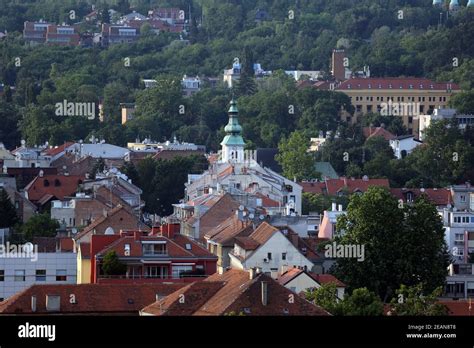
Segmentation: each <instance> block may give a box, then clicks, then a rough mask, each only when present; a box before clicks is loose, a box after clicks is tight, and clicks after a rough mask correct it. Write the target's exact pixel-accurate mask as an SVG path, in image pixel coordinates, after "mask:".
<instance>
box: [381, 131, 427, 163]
mask: <svg viewBox="0 0 474 348" xmlns="http://www.w3.org/2000/svg"><path fill="white" fill-rule="evenodd" d="M389 144H390V147H391V148H392V150H393V153H394V154H395V157H396V158H398V159H402V158H404V157H405V156H407V155H408V154H410V153H411V152H412V151H413V150H414V149H415V148H416V147H418V146H420V145H421V144H422V142H421V141H420V140H418V139H415V136H414V135H400V136H398V137H396V138H394V139H392V140H390V142H389Z"/></svg>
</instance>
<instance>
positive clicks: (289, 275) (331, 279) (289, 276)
mask: <svg viewBox="0 0 474 348" xmlns="http://www.w3.org/2000/svg"><path fill="white" fill-rule="evenodd" d="M303 273H305V274H306V275H308V276H309V277H311V278H312V279H313V280H314V281H315V282H317V283H318V284H320V285H322V284H331V283H333V284H335V285H336V286H337V287H346V284H344V283H343V282H341V281H340V280H339V279H337V278H336V277H335V276H333V275H332V274H316V273H313V272H307V271H305V270H303V269H300V268H297V267H294V268H291V269H289V270H288V271H286V272H285V273H283V274H282V275H281V276H280V277H279V278H278V282H279V283H280V284H282V285H285V284H287V283H288V282H290V281H291V280H293V279H295V278H296V277H298V276H299V275H301V274H303Z"/></svg>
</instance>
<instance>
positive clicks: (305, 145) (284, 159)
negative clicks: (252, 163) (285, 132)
mask: <svg viewBox="0 0 474 348" xmlns="http://www.w3.org/2000/svg"><path fill="white" fill-rule="evenodd" d="M309 145H310V144H309V139H306V138H305V136H304V135H303V134H302V133H301V132H298V131H295V132H293V133H291V135H290V137H289V138H288V139H282V141H281V142H280V144H279V145H278V150H279V154H278V155H277V156H276V160H277V161H278V163H280V165H281V166H282V168H283V175H284V176H285V177H287V178H289V179H290V180H292V179H293V178H296V180H298V181H300V180H303V179H313V178H317V177H318V175H317V173H316V170H315V168H314V163H315V160H314V158H313V155H312V154H311V153H310V152H308V149H309Z"/></svg>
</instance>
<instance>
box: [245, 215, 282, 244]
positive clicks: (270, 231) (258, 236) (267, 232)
mask: <svg viewBox="0 0 474 348" xmlns="http://www.w3.org/2000/svg"><path fill="white" fill-rule="evenodd" d="M278 231H279V230H278V228H276V227H273V226H272V225H270V224H269V223H268V222H266V221H264V222H262V223H261V224H260V225H259V226H258V227H257V228H256V229H255V231H253V233H252V234H251V235H250V236H249V237H250V238H252V239H253V240H254V241H256V242H257V243H259V244H260V245H262V244H265V243H266V242H267V241H268V240H269V239H270V238H271V237H272V236H273V235H274V234H275V233H276V232H278Z"/></svg>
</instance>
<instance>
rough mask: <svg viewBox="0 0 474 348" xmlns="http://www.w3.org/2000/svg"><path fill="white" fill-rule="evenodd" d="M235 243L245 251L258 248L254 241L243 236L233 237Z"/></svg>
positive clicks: (258, 244)
mask: <svg viewBox="0 0 474 348" xmlns="http://www.w3.org/2000/svg"><path fill="white" fill-rule="evenodd" d="M235 243H236V244H237V245H239V246H241V247H242V248H243V249H245V250H255V249H257V248H258V247H259V246H260V243H258V242H257V241H256V240H254V239H252V238H250V237H245V236H242V237H235Z"/></svg>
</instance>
